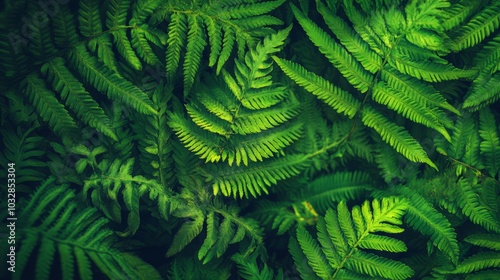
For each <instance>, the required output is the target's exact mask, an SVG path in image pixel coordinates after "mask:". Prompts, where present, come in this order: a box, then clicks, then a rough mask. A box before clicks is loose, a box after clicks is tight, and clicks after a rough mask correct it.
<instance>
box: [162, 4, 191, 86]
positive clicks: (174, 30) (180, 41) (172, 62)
mask: <svg viewBox="0 0 500 280" xmlns="http://www.w3.org/2000/svg"><path fill="white" fill-rule="evenodd" d="M187 32H188V28H187V20H186V16H185V15H184V14H181V13H174V14H172V16H171V20H170V23H169V25H168V41H167V49H166V63H165V65H166V67H167V69H166V70H167V77H168V78H169V79H170V80H173V78H174V75H175V72H176V71H177V67H178V65H179V61H180V58H181V48H182V46H183V45H184V41H185V40H186V38H187Z"/></svg>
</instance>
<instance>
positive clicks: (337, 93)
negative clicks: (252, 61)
mask: <svg viewBox="0 0 500 280" xmlns="http://www.w3.org/2000/svg"><path fill="white" fill-rule="evenodd" d="M273 59H274V61H275V62H276V64H278V66H279V67H280V68H281V70H283V72H285V74H286V75H287V76H288V77H290V79H292V80H294V81H295V82H296V83H297V84H298V85H300V86H302V87H304V88H305V89H306V90H307V91H309V92H310V93H312V94H314V95H316V96H317V97H318V98H319V99H321V100H322V101H323V102H325V103H326V104H328V105H330V106H331V107H332V108H333V109H335V110H336V111H337V112H339V113H344V114H345V115H347V116H349V117H351V118H352V117H353V116H354V115H355V114H356V111H357V110H358V109H359V107H360V106H361V102H359V101H358V100H356V99H355V98H354V97H352V96H351V95H350V94H349V93H348V92H347V91H344V90H342V89H340V88H338V87H336V86H334V85H333V84H331V83H330V82H328V81H327V80H325V79H323V78H322V77H320V76H318V75H316V74H314V73H312V72H309V71H307V70H306V69H305V68H303V67H302V66H300V65H299V64H296V63H294V62H291V61H287V60H285V59H281V58H278V57H274V56H273Z"/></svg>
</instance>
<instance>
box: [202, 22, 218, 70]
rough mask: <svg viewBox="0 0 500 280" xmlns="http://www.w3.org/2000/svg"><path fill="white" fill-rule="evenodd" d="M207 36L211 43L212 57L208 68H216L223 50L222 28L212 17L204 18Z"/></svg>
mask: <svg viewBox="0 0 500 280" xmlns="http://www.w3.org/2000/svg"><path fill="white" fill-rule="evenodd" d="M203 22H204V23H205V25H206V26H207V35H208V40H209V42H210V57H209V62H208V66H214V65H215V63H216V62H217V58H218V57H219V55H220V54H221V50H222V43H221V42H222V28H221V26H220V25H219V24H218V23H217V22H216V21H215V19H214V18H212V17H204V18H203Z"/></svg>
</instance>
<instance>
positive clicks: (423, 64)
mask: <svg viewBox="0 0 500 280" xmlns="http://www.w3.org/2000/svg"><path fill="white" fill-rule="evenodd" d="M415 52H418V51H417V50H415ZM388 62H389V64H390V65H391V66H392V67H394V68H395V69H397V70H398V71H399V72H401V73H403V74H406V75H410V76H412V77H415V78H417V79H421V80H424V81H427V82H442V81H449V80H457V79H463V78H469V79H470V78H472V77H473V76H474V75H475V74H476V70H463V69H459V68H456V67H455V66H453V65H451V64H450V63H448V62H447V61H446V60H444V59H434V60H427V61H425V60H415V59H412V57H411V56H408V55H407V54H404V53H399V52H393V53H391V56H390V57H389V59H388Z"/></svg>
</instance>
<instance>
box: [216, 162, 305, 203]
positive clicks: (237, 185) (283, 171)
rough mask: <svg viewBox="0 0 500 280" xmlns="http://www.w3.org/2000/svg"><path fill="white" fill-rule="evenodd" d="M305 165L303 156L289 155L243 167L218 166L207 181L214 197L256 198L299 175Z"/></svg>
mask: <svg viewBox="0 0 500 280" xmlns="http://www.w3.org/2000/svg"><path fill="white" fill-rule="evenodd" d="M306 165H307V162H306V161H305V160H304V159H303V156H300V155H289V156H287V157H284V158H278V159H272V160H267V161H265V162H263V163H260V164H254V163H249V164H248V166H244V167H234V166H233V167H229V166H219V167H218V168H213V169H211V170H210V171H209V172H210V174H209V175H208V177H207V181H208V182H210V183H211V184H212V188H213V190H214V194H215V195H217V194H218V193H219V192H221V193H222V194H223V195H224V196H230V195H233V196H234V197H236V196H237V195H239V196H240V197H243V196H244V197H249V195H252V196H254V197H257V196H259V195H262V192H264V193H266V194H267V193H268V190H267V187H270V186H272V185H274V184H276V183H277V182H278V181H279V180H283V179H287V178H290V177H292V176H295V175H297V174H299V173H300V171H301V170H302V169H303V168H304V167H305V166H306Z"/></svg>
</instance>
